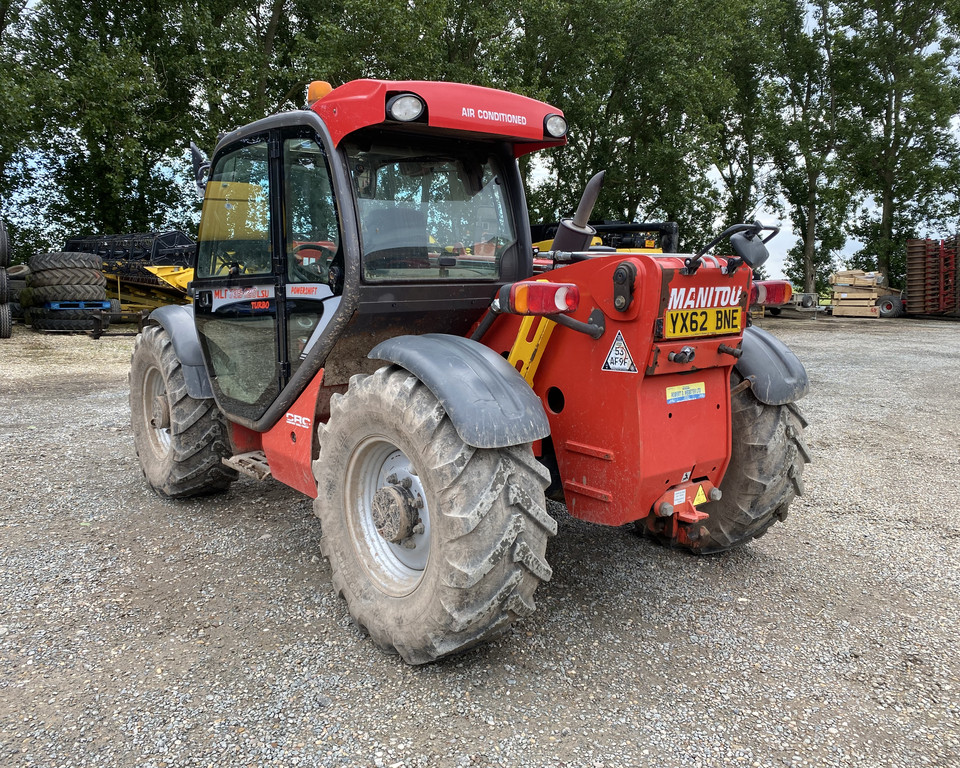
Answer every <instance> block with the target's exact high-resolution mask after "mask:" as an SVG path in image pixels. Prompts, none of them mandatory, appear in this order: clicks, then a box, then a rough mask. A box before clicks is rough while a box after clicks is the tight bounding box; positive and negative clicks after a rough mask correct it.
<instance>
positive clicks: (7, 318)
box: [0, 302, 13, 339]
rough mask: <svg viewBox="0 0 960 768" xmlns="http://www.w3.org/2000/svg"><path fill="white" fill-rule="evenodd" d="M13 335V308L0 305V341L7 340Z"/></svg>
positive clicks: (5, 304)
mask: <svg viewBox="0 0 960 768" xmlns="http://www.w3.org/2000/svg"><path fill="white" fill-rule="evenodd" d="M12 334H13V307H11V306H10V305H9V304H7V303H6V302H4V303H3V304H0V339H9V338H10V336H11V335H12Z"/></svg>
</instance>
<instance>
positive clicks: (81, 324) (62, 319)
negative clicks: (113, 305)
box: [30, 307, 110, 331]
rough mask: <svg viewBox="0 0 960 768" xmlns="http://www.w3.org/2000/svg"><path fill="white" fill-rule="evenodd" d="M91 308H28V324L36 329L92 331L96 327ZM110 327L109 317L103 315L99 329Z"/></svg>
mask: <svg viewBox="0 0 960 768" xmlns="http://www.w3.org/2000/svg"><path fill="white" fill-rule="evenodd" d="M94 312H96V310H91V309H46V308H45V307H33V308H32V309H31V310H30V325H32V326H33V328H34V330H37V331H93V330H96V328H97V321H96V318H95V316H94ZM109 327H110V317H109V315H107V314H104V315H103V320H102V322H101V325H100V330H104V331H105V330H106V329H107V328H109Z"/></svg>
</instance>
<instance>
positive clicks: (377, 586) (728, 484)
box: [130, 80, 808, 663]
mask: <svg viewBox="0 0 960 768" xmlns="http://www.w3.org/2000/svg"><path fill="white" fill-rule="evenodd" d="M311 94H312V95H311V102H312V103H311V106H310V107H309V108H308V109H305V110H300V111H295V112H291V113H287V114H281V115H275V116H273V117H269V118H266V119H264V120H260V121H258V122H256V123H253V124H251V125H248V126H246V127H244V128H241V129H239V130H237V131H235V132H233V133H231V134H229V135H227V136H225V137H223V139H222V140H221V141H220V143H219V144H218V146H217V148H216V152H215V154H214V155H213V158H212V162H211V163H210V165H209V175H208V178H207V181H206V184H205V186H204V189H205V196H204V204H203V213H202V218H201V223H200V233H199V242H198V247H197V255H196V274H195V279H194V281H193V283H192V286H191V289H190V291H191V295H192V297H193V305H192V306H171V307H164V308H162V309H159V310H157V311H155V312H153V314H152V315H151V316H150V318H149V321H148V323H147V325H146V327H145V328H144V330H143V332H142V333H141V335H140V336H139V337H138V340H137V344H136V347H135V350H134V353H133V359H132V367H131V375H130V384H131V392H130V403H131V409H132V424H133V430H134V437H135V442H136V448H137V453H138V455H139V457H140V460H141V464H142V467H143V472H144V475H145V477H146V479H147V482H148V483H149V484H150V486H151V487H152V488H154V489H155V490H156V491H157V492H158V493H159V494H161V495H163V496H166V497H171V498H182V497H188V496H195V495H200V494H205V493H211V492H215V491H222V490H224V489H226V488H227V487H228V486H229V485H230V483H231V482H232V481H233V480H235V479H236V478H237V476H238V474H239V473H246V474H251V475H254V476H256V477H259V478H265V477H268V476H272V477H274V478H276V479H277V480H279V481H281V482H283V483H285V484H287V485H289V486H291V487H292V488H295V489H297V490H299V491H301V492H302V493H305V494H307V495H308V496H311V497H313V498H314V499H315V510H316V513H317V515H318V516H319V518H320V520H321V525H322V540H321V541H322V548H323V553H324V555H325V556H326V557H327V558H328V559H329V561H330V567H331V571H332V578H333V582H334V585H335V588H336V589H337V591H338V592H339V593H341V594H342V595H343V597H344V598H345V599H346V601H347V605H348V607H349V610H350V613H351V614H352V616H353V617H354V619H355V621H356V622H357V624H358V625H359V626H360V627H361V628H362V629H363V630H365V631H366V632H368V633H369V634H370V635H371V637H372V638H373V639H374V641H375V642H376V643H377V644H378V645H379V646H380V647H382V648H384V649H386V650H389V651H396V652H398V653H400V654H401V655H402V656H403V658H404V659H406V660H407V661H408V662H410V663H423V662H428V661H431V660H434V659H437V658H440V657H442V656H445V655H447V654H450V653H454V652H457V651H460V650H462V649H464V648H467V647H470V646H472V645H475V644H476V643H478V642H481V641H483V640H485V639H487V638H489V637H491V636H493V635H495V634H496V633H498V632H500V631H502V630H504V629H505V628H506V627H508V626H509V625H510V624H511V623H512V622H513V621H514V620H516V619H517V618H518V617H521V616H525V615H527V614H529V613H530V612H531V611H533V610H534V600H533V594H534V590H535V589H536V588H537V586H538V585H539V584H540V583H541V582H543V581H546V580H549V579H550V576H551V569H550V566H549V565H548V563H547V560H546V556H545V555H546V546H547V540H548V538H549V537H550V536H552V535H553V534H554V533H556V530H557V526H556V522H555V521H554V520H553V519H552V518H551V517H550V515H549V514H548V513H547V510H546V498H548V497H549V498H555V499H563V500H565V502H566V505H567V509H568V510H569V512H570V514H572V515H574V516H576V517H579V518H582V519H584V520H589V521H592V522H596V523H601V524H605V525H623V524H627V523H634V524H636V525H637V527H638V528H639V529H640V530H641V531H643V532H644V533H645V534H647V535H649V536H651V537H654V538H656V539H658V540H660V541H662V542H664V543H666V544H669V545H676V546H683V547H687V548H689V549H691V550H694V551H697V552H714V551H720V550H724V549H727V548H729V547H732V546H735V545H737V544H740V543H742V542H744V541H747V540H749V539H751V538H753V537H756V536H759V535H761V534H762V533H764V532H765V531H766V530H767V529H768V527H769V526H770V525H772V524H773V523H774V522H776V521H777V520H781V519H783V518H784V517H785V516H786V514H787V508H788V506H789V504H790V502H791V500H792V499H793V498H794V496H795V495H796V494H797V493H799V492H800V491H801V472H802V469H803V464H804V462H805V461H807V460H808V458H807V455H806V451H805V448H804V445H803V437H802V432H803V427H804V421H803V418H802V416H801V415H800V412H799V411H798V409H797V407H796V405H795V401H796V400H798V399H799V398H800V397H802V395H803V394H804V393H805V391H806V386H807V381H806V374H805V372H804V370H803V367H802V366H801V365H800V363H799V361H798V360H797V358H796V357H795V356H794V355H793V354H792V353H791V352H790V351H789V350H788V349H787V348H786V347H785V346H784V345H783V344H781V343H780V342H778V341H777V340H776V339H774V338H773V337H772V336H770V335H769V334H766V333H764V332H762V331H760V330H758V329H756V328H752V327H750V325H749V318H748V314H747V308H748V307H749V305H750V294H751V288H752V286H751V268H752V267H755V266H758V265H759V264H760V263H761V262H762V261H763V259H765V258H766V248H765V246H764V244H763V243H764V241H763V239H762V234H763V231H764V230H765V229H770V228H765V227H762V226H761V225H760V224H740V225H736V226H734V227H731V228H730V229H729V230H728V231H727V232H725V233H724V235H722V236H721V238H717V240H715V241H714V242H713V243H710V244H709V245H708V246H707V247H706V248H704V249H702V250H701V251H700V252H699V253H697V254H686V255H681V254H676V253H644V252H639V251H634V252H624V251H622V250H619V251H618V250H615V249H613V248H605V247H599V248H597V247H591V243H592V242H593V238H594V235H595V234H596V233H595V230H594V228H593V227H591V226H590V225H589V223H588V221H589V214H590V210H591V209H592V206H593V202H594V201H595V200H596V195H597V193H598V192H599V185H600V183H601V177H600V175H599V174H598V176H597V177H595V178H594V180H593V181H591V183H590V184H589V185H588V188H587V190H586V192H585V193H584V198H583V201H582V202H581V205H580V208H579V209H578V211H577V213H576V214H575V215H574V216H573V217H572V219H567V220H564V221H563V222H561V223H560V226H559V230H558V231H557V233H556V235H555V238H554V241H553V246H552V250H551V251H549V252H546V253H544V252H541V253H539V254H538V255H537V256H538V261H537V265H538V266H537V268H536V269H535V268H534V248H533V245H532V242H531V235H530V225H529V221H528V220H527V210H526V204H525V198H524V190H523V185H522V180H521V176H520V172H519V169H518V164H517V158H518V157H520V156H521V155H523V154H525V153H528V152H532V151H535V150H537V149H540V148H544V147H555V146H560V145H562V144H563V143H564V142H565V134H566V122H565V120H564V118H563V115H562V113H561V112H560V110H558V109H556V108H554V107H551V106H550V105H548V104H544V103H541V102H538V101H534V100H532V99H528V98H525V97H523V96H519V95H516V94H511V93H505V92H503V91H497V90H492V89H487V88H479V87H475V86H468V85H458V84H452V83H433V82H386V81H378V80H360V81H354V82H351V83H348V84H346V85H344V86H342V87H340V88H337V89H333V90H331V89H330V88H329V86H326V84H314V86H312V87H311ZM199 178H200V177H199V176H198V179H199ZM724 238H729V241H730V246H731V248H732V250H733V251H734V252H735V253H736V254H737V255H736V256H732V257H716V256H713V255H710V253H709V251H710V249H711V248H712V247H713V246H715V245H717V244H718V243H719V242H720V241H721V239H724ZM768 239H769V238H768Z"/></svg>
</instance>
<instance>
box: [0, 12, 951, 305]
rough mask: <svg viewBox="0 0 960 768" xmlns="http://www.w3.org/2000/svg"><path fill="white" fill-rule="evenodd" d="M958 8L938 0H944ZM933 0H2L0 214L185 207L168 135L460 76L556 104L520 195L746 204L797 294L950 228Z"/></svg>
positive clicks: (706, 231) (656, 207)
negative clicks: (346, 87)
mask: <svg viewBox="0 0 960 768" xmlns="http://www.w3.org/2000/svg"><path fill="white" fill-rule="evenodd" d="M951 3H954V4H955V0H951ZM958 23H960V10H958V9H957V8H954V7H953V5H949V6H948V4H947V3H946V2H943V1H942V0H937V2H933V3H931V2H930V1H929V0H926V2H921V1H920V0H904V1H903V2H897V3H881V4H879V5H877V4H875V3H874V4H871V3H867V2H866V0H815V2H802V1H801V0H760V1H759V2H756V1H754V2H747V0H711V2H708V3H704V2H702V1H701V0H672V1H670V2H668V1H667V0H590V1H589V2H588V0H518V2H517V3H514V4H498V3H492V2H485V1H481V2H476V3H464V2H462V0H461V1H458V2H454V1H453V0H378V2H376V3H373V2H370V0H311V1H310V2H307V0H266V1H264V0H256V1H254V0H229V1H228V0H193V1H192V2H186V1H185V0H158V1H157V2H154V3H149V4H147V5H143V4H142V3H134V2H131V0H116V1H115V2H113V3H111V4H109V5H104V4H90V3H88V2H81V1H80V0H36V2H30V3H29V4H28V3H27V2H26V0H0V127H2V129H3V130H2V137H3V138H2V141H0V213H2V214H3V215H4V216H5V217H7V219H8V221H9V223H10V225H11V231H12V234H13V239H14V242H15V243H18V244H24V245H25V248H26V249H27V250H31V249H39V248H42V247H49V246H53V245H56V244H58V241H60V240H62V238H63V236H64V235H65V234H67V233H73V232H77V233H83V232H104V233H107V232H126V231H135V230H144V229H152V228H159V227H169V226H178V227H183V228H187V229H188V230H189V228H190V227H191V226H192V225H193V223H194V222H195V221H196V216H197V210H198V206H197V201H196V198H195V195H194V191H193V188H192V184H191V179H190V173H189V169H188V162H187V159H186V156H185V154H184V153H185V149H186V146H187V144H188V143H189V141H191V140H194V141H196V142H197V143H198V144H199V145H200V146H201V147H203V148H205V149H207V150H210V149H212V148H213V146H214V145H215V144H216V141H217V137H218V135H220V134H221V133H223V132H226V131H230V130H232V129H234V128H236V127H239V126H240V125H243V124H245V123H248V122H250V121H252V120H256V119H259V118H261V117H264V116H266V115H268V114H271V113H274V112H277V111H280V110H285V109H291V108H296V107H299V106H302V103H303V98H304V93H305V89H306V86H307V84H308V83H309V82H310V81H311V80H313V79H326V80H329V81H330V82H332V83H333V84H335V85H336V84H339V83H342V82H345V81H347V80H350V79H354V78H358V77H380V78H391V79H432V80H454V81H461V82H471V83H476V84H479V85H487V86H492V87H498V88H503V89H507V90H513V91H517V92H520V93H524V94H526V95H529V96H532V97H534V98H539V99H543V100H545V101H548V102H550V103H553V104H555V105H557V106H558V107H559V108H561V109H562V110H563V111H564V112H565V114H566V116H567V119H568V121H569V124H570V129H571V130H570V136H569V144H568V145H567V146H566V147H564V148H560V149H556V150H550V151H547V152H543V153H540V154H539V155H537V156H535V157H533V158H530V157H527V158H523V159H522V161H521V167H522V170H523V171H524V173H525V175H526V178H527V180H528V187H529V205H530V216H531V220H533V221H549V220H556V219H557V218H559V217H561V216H565V215H569V214H570V213H571V212H572V211H573V209H574V208H575V207H576V205H577V202H578V200H579V197H580V194H581V192H582V190H583V187H584V185H585V184H586V182H587V180H588V179H589V178H590V177H591V176H592V175H593V174H594V173H595V172H596V171H598V170H605V171H606V172H607V177H606V185H605V188H604V190H603V193H602V194H601V197H600V200H599V202H598V206H597V209H596V210H595V214H594V215H595V216H596V217H597V218H607V219H631V220H673V221H677V222H678V223H679V224H680V227H681V247H682V248H684V249H691V248H694V247H696V246H697V245H698V244H700V243H703V242H704V241H705V240H706V239H708V238H709V237H710V236H711V235H712V234H714V233H716V232H717V231H719V229H721V228H722V227H724V226H726V225H728V224H730V223H732V222H734V221H738V220H744V219H746V218H748V217H751V216H753V215H755V212H756V211H757V209H758V207H759V206H760V205H761V204H766V205H767V206H768V207H770V208H773V209H775V210H781V211H782V212H784V213H786V214H788V215H789V217H790V219H791V221H792V223H793V226H794V231H795V233H796V235H797V236H798V238H799V240H800V242H799V244H798V245H797V247H796V248H794V249H793V250H792V251H791V252H790V254H789V258H788V263H787V266H786V271H787V274H788V276H789V277H791V279H793V280H794V281H795V282H796V283H798V284H800V285H803V286H804V287H805V288H807V289H808V290H813V289H815V288H817V287H819V286H821V285H823V282H824V280H825V278H826V276H827V275H828V274H829V272H830V271H832V270H833V269H834V268H835V266H836V264H837V262H838V259H839V255H840V252H841V250H842V249H843V248H844V245H845V234H846V233H847V232H851V233H852V234H854V235H856V236H857V237H858V238H859V239H860V240H861V241H862V242H864V243H865V247H864V250H863V251H862V252H861V253H860V254H859V255H858V256H857V257H856V259H857V263H863V264H867V263H869V264H870V266H874V264H875V263H879V264H880V265H881V268H884V269H886V270H888V271H889V272H890V273H891V274H892V275H894V276H896V275H898V274H900V273H902V248H901V245H900V244H901V243H902V241H903V239H904V238H905V237H906V236H907V235H908V234H909V233H912V232H914V231H924V232H925V233H927V232H933V233H934V234H946V233H948V232H950V231H953V229H955V228H956V227H957V222H958V218H960V210H958V203H957V199H956V197H955V195H953V194H948V193H947V192H945V190H954V189H956V187H957V181H958V179H957V178H956V174H957V172H958V169H960V162H957V160H958V159H960V158H958V148H957V142H956V136H955V134H954V129H955V127H956V126H954V125H952V124H951V120H952V119H954V118H955V116H956V114H957V113H958V111H960V86H958V79H957V72H956V63H957V62H956V53H957V45H958V42H957V38H956V28H957V24H958Z"/></svg>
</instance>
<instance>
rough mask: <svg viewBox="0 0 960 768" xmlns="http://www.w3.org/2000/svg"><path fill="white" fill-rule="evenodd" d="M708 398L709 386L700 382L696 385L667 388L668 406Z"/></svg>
mask: <svg viewBox="0 0 960 768" xmlns="http://www.w3.org/2000/svg"><path fill="white" fill-rule="evenodd" d="M706 396H707V386H706V384H705V383H704V382H702V381H698V382H696V383H695V384H680V385H679V386H676V387H667V405H673V404H674V403H685V402H686V401H687V400H703V399H704V398H705V397H706Z"/></svg>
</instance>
